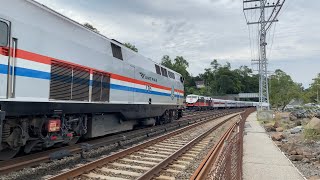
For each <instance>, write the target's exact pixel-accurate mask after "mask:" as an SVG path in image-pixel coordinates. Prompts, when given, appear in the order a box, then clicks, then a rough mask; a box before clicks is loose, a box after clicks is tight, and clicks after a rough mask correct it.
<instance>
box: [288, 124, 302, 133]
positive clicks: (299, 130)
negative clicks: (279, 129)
mask: <svg viewBox="0 0 320 180" xmlns="http://www.w3.org/2000/svg"><path fill="white" fill-rule="evenodd" d="M301 131H302V126H296V127H294V128H292V129H290V133H291V134H296V133H300V132H301Z"/></svg>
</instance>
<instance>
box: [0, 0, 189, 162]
mask: <svg viewBox="0 0 320 180" xmlns="http://www.w3.org/2000/svg"><path fill="white" fill-rule="evenodd" d="M0 1H1V3H0V4H1V6H0V160H4V159H9V158H11V157H13V156H15V154H16V153H17V152H19V151H20V150H23V151H24V152H26V153H28V152H30V151H31V150H32V149H42V148H48V147H50V146H53V145H55V144H70V143H75V142H77V140H78V139H79V138H80V137H86V138H92V137H98V136H103V135H106V134H111V133H115V132H120V131H126V130H131V129H133V128H134V126H139V125H154V124H162V123H168V122H170V121H172V120H174V119H178V118H179V117H181V116H182V110H183V97H184V86H183V81H184V78H183V77H182V76H181V74H179V73H177V72H175V71H173V70H171V69H168V68H166V67H164V66H161V65H160V64H158V63H155V62H154V61H152V60H150V59H149V58H146V57H143V56H142V55H140V54H138V53H136V52H134V51H132V50H131V49H128V48H126V47H125V46H124V45H123V44H121V43H120V42H118V41H116V40H112V39H108V38H107V37H105V36H103V35H101V34H99V33H96V32H94V31H91V30H90V29H88V28H86V27H84V26H83V25H81V24H79V23H77V22H75V21H73V20H71V19H69V18H67V17H65V16H63V15H61V14H59V13H57V12H55V11H53V10H52V9H50V8H48V7H46V6H44V5H42V4H39V3H37V2H35V1H33V0H10V1H5V0H0Z"/></svg>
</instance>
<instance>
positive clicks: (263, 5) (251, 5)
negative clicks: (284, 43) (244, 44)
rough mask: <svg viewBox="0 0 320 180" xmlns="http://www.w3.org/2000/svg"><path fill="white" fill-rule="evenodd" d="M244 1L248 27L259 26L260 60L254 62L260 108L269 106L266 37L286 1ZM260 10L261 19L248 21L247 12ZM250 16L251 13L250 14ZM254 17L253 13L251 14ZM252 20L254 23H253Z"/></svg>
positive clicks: (268, 107)
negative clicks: (256, 64) (257, 77)
mask: <svg viewBox="0 0 320 180" xmlns="http://www.w3.org/2000/svg"><path fill="white" fill-rule="evenodd" d="M270 1H272V0H243V11H244V15H245V18H246V21H247V24H248V25H258V26H259V46H260V47H259V52H260V53H259V59H258V60H253V61H257V62H258V71H259V75H260V77H259V108H260V110H263V107H265V106H267V109H268V110H270V105H269V87H268V59H267V50H266V49H267V42H266V39H267V38H266V37H267V33H268V30H269V28H270V27H271V25H272V23H274V22H277V21H278V20H277V19H276V18H277V16H278V14H279V12H280V10H281V8H282V6H283V4H284V2H285V0H273V1H274V2H272V3H270ZM269 8H273V10H272V12H271V11H268V13H267V12H266V9H269ZM257 10H260V13H259V15H260V16H259V19H255V20H252V19H248V16H247V12H249V11H255V12H256V11H257ZM249 14H250V13H249ZM251 15H252V13H251ZM251 20H252V21H251Z"/></svg>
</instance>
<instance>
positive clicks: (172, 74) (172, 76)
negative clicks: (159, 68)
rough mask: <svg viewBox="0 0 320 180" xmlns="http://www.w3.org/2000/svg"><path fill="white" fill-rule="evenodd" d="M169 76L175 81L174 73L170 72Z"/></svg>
mask: <svg viewBox="0 0 320 180" xmlns="http://www.w3.org/2000/svg"><path fill="white" fill-rule="evenodd" d="M168 75H169V77H170V78H172V79H175V76H174V73H173V72H171V71H168Z"/></svg>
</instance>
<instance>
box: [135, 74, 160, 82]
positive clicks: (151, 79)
mask: <svg viewBox="0 0 320 180" xmlns="http://www.w3.org/2000/svg"><path fill="white" fill-rule="evenodd" d="M139 73H140V76H141V78H142V79H146V80H149V81H154V82H158V80H157V79H156V78H153V77H151V76H146V74H145V73H143V72H139Z"/></svg>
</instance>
